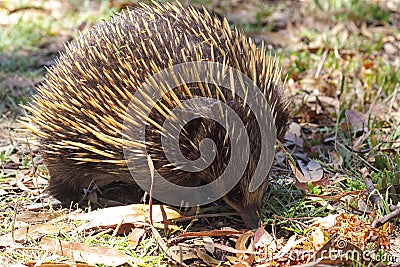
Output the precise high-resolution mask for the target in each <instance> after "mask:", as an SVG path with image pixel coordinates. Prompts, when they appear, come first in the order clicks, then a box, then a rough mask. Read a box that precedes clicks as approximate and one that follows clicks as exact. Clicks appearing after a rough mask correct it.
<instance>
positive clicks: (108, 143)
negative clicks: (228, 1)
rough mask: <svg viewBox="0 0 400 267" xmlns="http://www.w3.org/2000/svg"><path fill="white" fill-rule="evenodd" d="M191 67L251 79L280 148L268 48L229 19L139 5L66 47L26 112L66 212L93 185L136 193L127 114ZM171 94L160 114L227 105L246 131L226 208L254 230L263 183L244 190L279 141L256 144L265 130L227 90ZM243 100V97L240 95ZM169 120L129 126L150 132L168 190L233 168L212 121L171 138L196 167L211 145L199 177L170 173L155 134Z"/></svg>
mask: <svg viewBox="0 0 400 267" xmlns="http://www.w3.org/2000/svg"><path fill="white" fill-rule="evenodd" d="M191 61H197V62H199V61H200V62H201V61H204V62H205V61H207V62H218V63H220V64H222V65H223V66H230V67H232V68H234V69H237V70H238V71H240V72H241V73H243V74H244V75H246V76H247V77H249V78H250V79H251V80H252V81H253V82H254V84H255V85H257V87H258V88H260V90H261V92H263V95H264V97H265V98H266V99H267V101H268V103H269V107H270V109H271V112H272V115H273V119H272V120H274V123H275V126H276V137H277V139H279V140H282V139H283V137H284V134H285V132H286V130H287V123H288V119H289V118H288V117H289V113H288V111H287V101H286V100H285V97H284V96H283V92H282V82H281V81H280V75H281V72H280V68H279V67H278V65H277V62H276V60H275V59H274V58H272V57H271V56H270V54H269V52H268V51H267V49H266V47H265V45H261V47H260V48H257V47H256V45H255V44H254V42H253V41H252V40H251V39H249V38H247V37H245V36H244V34H243V33H242V32H241V31H239V30H237V29H231V28H230V26H229V24H228V22H227V20H226V19H219V18H216V17H214V16H211V15H210V14H209V13H207V11H206V10H202V11H199V10H197V9H194V8H191V7H186V8H185V7H182V6H181V5H180V4H175V5H173V4H157V3H153V4H152V5H144V4H140V5H139V6H137V7H134V8H131V9H128V10H125V11H123V12H122V13H121V14H119V15H117V16H115V17H114V18H112V19H111V20H110V21H109V22H103V23H101V24H99V25H97V26H96V27H94V28H93V29H91V30H89V31H88V32H87V33H85V34H83V35H81V36H80V37H79V38H78V39H77V40H75V41H73V42H70V43H68V44H67V45H66V52H65V53H61V54H60V57H59V59H58V60H56V64H55V65H54V66H52V67H51V68H49V69H48V74H47V76H46V79H45V80H44V82H43V83H42V84H41V85H40V86H38V88H37V93H36V95H35V96H34V97H33V99H32V102H31V103H30V104H29V105H27V106H25V109H26V110H27V111H28V112H29V115H27V117H26V118H25V123H24V124H25V126H26V127H28V128H29V129H30V130H31V131H32V132H33V133H34V134H35V135H36V136H37V137H38V140H39V143H40V146H41V154H42V156H43V158H44V162H45V164H46V166H47V168H48V170H49V173H50V176H51V179H50V184H49V187H48V189H49V191H50V193H51V194H52V195H53V196H54V197H56V198H57V199H59V200H61V202H62V203H63V204H66V205H69V204H70V202H71V201H74V202H79V201H80V200H81V199H82V191H83V189H85V188H88V186H89V185H90V184H91V183H93V182H95V183H96V185H97V186H102V185H105V184H109V183H111V182H113V181H116V180H121V181H124V182H126V183H129V184H132V186H134V184H135V181H134V179H133V178H132V176H131V174H130V172H129V170H128V168H127V163H126V160H125V159H124V153H123V145H124V143H123V138H122V131H123V128H124V121H126V119H127V118H126V117H127V116H129V114H127V106H128V105H129V103H130V101H131V100H132V96H133V94H134V93H136V92H137V91H138V88H139V87H140V86H141V85H142V84H143V83H144V82H145V81H146V79H148V78H149V77H151V76H152V75H153V74H155V73H157V72H158V71H160V70H163V69H165V68H167V67H170V66H173V65H176V64H180V63H186V62H191ZM234 86H236V87H237V86H241V83H240V82H238V83H236V84H234ZM174 90H175V93H172V94H166V95H165V96H164V97H163V98H162V99H161V100H160V104H159V105H158V107H161V109H162V110H164V111H165V112H166V113H168V112H169V110H171V109H173V108H174V107H176V106H178V105H179V99H182V100H183V99H193V98H196V97H199V96H201V97H208V98H210V97H211V98H215V99H218V100H220V101H224V103H226V104H227V105H228V106H230V107H231V108H232V109H233V110H235V112H236V113H237V114H238V115H239V117H240V119H241V120H242V121H243V124H244V125H245V128H246V131H247V133H248V135H249V144H250V152H251V153H250V157H249V162H248V164H247V167H246V170H245V172H244V174H243V176H242V177H241V179H240V181H239V183H238V184H237V185H236V186H235V187H234V188H233V189H232V190H231V191H229V192H228V193H227V194H226V195H225V196H223V199H224V200H225V201H226V202H227V203H228V204H229V205H231V206H232V207H234V208H235V209H236V210H237V211H238V212H239V214H240V215H241V217H242V218H243V220H244V222H245V224H246V225H247V226H249V227H255V226H257V222H258V219H257V214H256V211H257V209H258V208H259V207H260V204H261V200H262V197H263V194H264V191H265V187H266V184H267V182H266V179H265V181H264V182H263V183H262V185H261V186H259V187H258V188H257V190H255V191H254V192H249V190H248V185H249V183H250V180H251V176H252V174H253V173H254V169H255V166H256V165H257V161H258V159H259V154H260V143H261V142H267V143H269V144H275V141H276V140H275V137H274V138H273V137H270V138H267V140H261V135H260V131H262V130H263V129H259V127H258V124H257V122H256V119H255V117H254V115H253V113H252V112H250V110H249V107H248V106H247V105H246V101H245V100H243V99H241V98H239V97H237V96H233V95H232V92H231V91H229V90H227V89H226V88H220V87H218V85H215V84H213V83H212V82H207V83H192V84H189V85H188V86H182V87H179V88H175V89H174ZM243 90H244V91H245V92H246V88H243ZM177 98H179V99H177ZM144 99H148V98H144ZM146 101H151V100H146ZM134 108H136V109H141V108H143V106H141V105H137V106H136V107H134ZM259 108H260V109H267V108H268V107H264V106H260V107H259ZM165 116H166V115H165V114H164V113H163V112H162V111H160V110H158V109H154V110H152V111H151V112H150V115H149V119H147V120H146V119H143V120H142V121H138V119H137V118H130V120H131V123H134V124H144V125H146V143H145V146H146V149H147V151H148V153H149V154H150V155H151V159H152V161H153V162H154V168H155V169H156V170H157V171H159V173H160V174H161V175H162V176H164V177H165V178H166V179H167V180H168V181H171V182H173V183H175V184H178V185H182V186H191V187H193V186H198V185H200V184H207V183H210V182H212V181H214V180H216V179H217V178H218V177H219V175H220V173H221V172H222V171H223V170H224V168H225V166H226V164H227V162H228V161H229V156H230V151H231V149H230V146H231V145H235V140H228V139H227V134H226V131H225V130H224V127H223V126H222V125H220V124H218V123H214V122H213V121H212V120H210V119H207V118H205V119H195V120H193V121H190V122H188V123H187V125H186V126H185V131H184V132H185V133H186V134H181V135H180V136H179V137H175V138H179V146H180V149H181V150H182V151H183V152H182V153H183V154H184V155H185V156H186V157H187V158H189V159H196V157H198V156H199V142H200V141H201V139H203V138H211V139H212V140H213V141H214V143H215V147H216V151H217V156H216V158H215V159H214V161H213V162H212V164H211V165H210V166H208V167H207V168H206V169H205V170H203V171H201V172H199V173H191V172H186V171H182V170H180V169H179V167H178V166H174V165H173V164H168V160H167V158H166V157H165V155H164V154H163V153H162V149H160V148H161V147H162V146H161V143H160V142H161V135H160V133H161V134H162V131H163V129H159V128H157V127H155V125H162V122H163V120H164V119H165ZM128 121H129V119H128ZM226 127H230V126H229V124H227V125H226ZM137 156H138V157H141V156H142V157H144V156H146V155H143V154H140V155H137ZM261 164H263V163H261ZM143 168H145V167H143ZM267 175H268V173H265V176H267ZM149 179H150V178H149Z"/></svg>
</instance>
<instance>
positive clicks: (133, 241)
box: [128, 228, 146, 249]
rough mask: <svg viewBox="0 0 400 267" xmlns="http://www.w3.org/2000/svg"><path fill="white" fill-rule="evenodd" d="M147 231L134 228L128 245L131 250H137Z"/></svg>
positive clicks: (129, 236)
mask: <svg viewBox="0 0 400 267" xmlns="http://www.w3.org/2000/svg"><path fill="white" fill-rule="evenodd" d="M145 233H146V231H145V230H144V229H143V228H133V229H132V232H130V233H129V235H128V244H129V247H130V248H131V249H135V248H136V247H137V245H138V244H139V242H140V239H141V238H142V237H143V235H144V234H145Z"/></svg>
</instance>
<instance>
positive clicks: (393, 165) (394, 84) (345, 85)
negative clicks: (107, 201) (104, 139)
mask: <svg viewBox="0 0 400 267" xmlns="http://www.w3.org/2000/svg"><path fill="white" fill-rule="evenodd" d="M69 3H70V4H71V10H70V12H68V13H67V15H66V16H65V17H64V18H63V19H62V20H58V19H54V18H52V17H51V16H47V17H37V18H36V19H33V20H30V21H29V23H27V22H26V21H25V20H24V19H22V18H20V19H18V20H16V22H15V23H14V24H10V25H7V26H5V27H3V29H2V31H0V59H1V60H0V124H1V123H2V122H1V121H2V120H3V119H4V118H3V116H4V117H8V118H15V116H16V115H15V114H18V112H19V109H20V108H19V104H21V103H26V101H27V99H28V97H29V96H30V95H31V94H32V90H33V87H34V84H36V83H37V82H40V80H41V77H42V76H43V75H44V74H45V70H44V68H43V64H44V62H45V61H51V60H53V59H54V58H55V57H56V56H57V52H56V51H50V52H51V53H50V54H48V53H49V50H48V49H49V44H51V43H52V42H59V41H60V40H59V39H58V38H59V36H60V35H62V34H65V32H67V34H66V36H67V38H66V39H70V38H74V37H76V36H78V35H79V30H78V28H79V26H81V25H84V24H85V23H87V24H88V27H86V28H84V31H86V30H87V29H88V28H89V27H90V25H93V24H95V23H96V22H98V21H101V19H108V18H109V17H111V16H112V13H113V11H115V10H116V9H113V8H111V9H110V8H109V4H110V3H109V2H108V1H84V2H81V1H77V0H74V1H70V2H69ZM193 3H197V4H205V5H211V4H215V1H214V0H194V1H193ZM309 3H310V5H309V13H308V14H305V15H306V16H313V15H314V13H318V12H320V13H319V14H322V15H324V18H325V19H326V23H327V25H329V26H327V27H326V28H325V29H324V30H316V29H315V28H313V27H308V28H305V29H302V30H301V31H298V32H296V30H295V29H294V31H295V34H296V36H297V37H299V38H300V39H301V40H303V43H304V44H306V45H310V44H313V43H317V41H318V43H317V44H318V45H316V47H311V48H312V49H307V48H310V46H306V48H305V49H292V47H291V46H290V44H288V46H287V47H283V48H282V50H281V52H280V55H279V56H280V57H281V58H282V61H284V62H285V63H286V64H284V65H285V66H286V67H285V69H284V72H285V75H286V76H287V77H288V80H289V82H288V84H289V86H288V87H291V90H293V91H291V93H292V97H293V99H294V100H293V102H292V106H291V107H292V111H293V112H292V113H293V115H294V120H298V121H301V120H302V119H304V109H312V108H313V107H314V106H315V104H310V103H309V101H308V98H307V97H308V96H310V95H312V94H313V93H314V92H315V91H318V90H317V89H316V88H310V87H308V85H307V83H304V82H303V81H304V80H306V79H317V78H316V77H315V76H316V73H317V71H319V77H321V79H322V80H323V81H324V82H326V84H328V86H327V88H324V89H321V90H320V91H319V94H320V95H322V96H329V97H331V98H332V99H335V100H337V101H338V102H339V108H338V109H334V108H331V109H329V110H323V111H322V112H324V113H323V114H325V115H327V116H329V117H330V118H331V119H332V121H331V122H330V123H327V124H325V125H319V122H318V121H312V122H310V123H309V122H302V131H303V135H304V140H303V141H304V144H305V145H304V147H303V148H302V149H304V150H301V151H298V150H293V151H294V153H300V154H303V155H304V156H305V157H307V158H308V159H313V160H315V161H317V162H318V163H319V164H320V165H321V167H322V168H324V171H325V174H326V175H327V176H328V177H329V178H331V179H332V178H333V177H336V176H335V175H337V176H340V177H344V179H343V180H342V181H340V182H338V183H337V184H335V185H328V186H312V185H309V187H308V190H309V193H312V194H316V195H339V194H341V193H343V192H348V191H355V190H363V189H365V183H364V181H363V178H362V174H361V173H360V169H361V168H363V167H367V168H368V170H369V171H370V174H371V177H372V180H373V182H374V183H375V186H376V189H377V191H378V192H379V194H380V196H381V197H382V200H383V202H384V205H383V208H382V209H381V210H379V209H377V210H376V212H377V213H378V214H380V215H385V214H387V213H388V212H389V210H388V206H389V205H390V204H397V203H398V201H399V199H398V193H396V192H395V188H394V187H396V186H397V187H398V186H399V185H400V155H399V152H398V149H399V140H400V126H399V125H398V121H397V120H396V119H395V118H394V116H391V115H390V114H389V112H390V111H391V110H392V109H391V107H392V106H393V105H395V104H396V103H397V104H399V96H400V88H399V83H400V66H399V65H398V63H396V62H397V61H395V60H391V59H390V58H388V55H386V54H385V53H384V50H383V41H382V35H380V34H375V35H374V34H373V35H372V36H370V37H367V36H364V35H363V34H361V33H360V32H351V31H350V30H348V29H347V28H344V29H345V30H342V31H339V32H333V31H331V30H332V28H333V27H334V26H335V25H338V24H339V23H344V25H345V26H346V25H347V24H349V23H354V25H356V29H358V30H359V28H357V27H359V25H361V24H362V23H364V22H366V24H367V26H370V25H372V26H376V25H382V24H385V23H387V24H391V23H392V22H391V17H390V13H389V12H388V11H386V10H384V9H382V8H381V7H379V6H378V5H376V4H374V3H373V1H361V0H350V1H344V0H329V1H318V0H310V1H309ZM13 4H14V5H16V6H17V7H24V6H29V4H30V1H19V2H15V3H13ZM5 5H6V6H7V5H11V2H5ZM280 8H281V7H280V6H276V5H275V6H268V5H264V6H263V8H262V9H260V10H258V12H257V13H256V17H255V18H254V19H255V20H254V21H255V23H248V22H240V23H238V24H239V25H238V26H242V28H243V29H244V30H245V31H259V32H264V31H269V30H271V29H273V28H274V27H275V25H274V22H273V21H269V20H268V17H269V16H270V15H271V14H273V13H274V12H276V11H277V10H280ZM346 30H347V31H348V32H347V33H346V32H345V31H346ZM395 34H398V30H396V29H393V35H395ZM63 40H64V39H63ZM396 64H397V65H396ZM10 77H11V78H14V77H15V79H16V80H17V79H22V80H23V81H25V82H21V83H18V82H16V83H11V82H7V81H8V80H9V79H10ZM324 90H325V91H324ZM329 90H330V91H329ZM296 96H302V97H303V98H302V101H296ZM373 105H378V108H380V110H383V113H384V114H385V115H387V117H386V118H381V117H375V118H373V117H372V115H375V113H376V111H374V110H373V109H372V106H373ZM346 110H354V111H358V112H359V113H361V114H369V113H368V112H370V111H372V113H371V116H369V118H367V120H366V125H365V127H366V132H365V133H361V135H362V134H364V135H365V137H363V136H360V133H356V132H355V131H354V129H352V128H351V125H348V124H349V121H348V119H347V118H346V116H345V114H346ZM307 111H309V110H307ZM13 114H14V115H13ZM1 115H3V116H1ZM314 119H315V118H314ZM12 134H14V132H13V133H12ZM12 134H11V135H12ZM333 137H334V141H330V142H328V141H326V140H327V139H332V138H333ZM361 137H363V139H362V138H361ZM7 138H8V136H6V134H4V135H3V140H1V141H2V142H1V143H0V144H1V146H0V182H1V183H2V184H7V183H10V182H11V181H14V180H15V178H16V176H15V173H12V172H8V173H6V172H5V168H4V166H5V165H6V164H9V163H10V162H12V160H11V157H13V156H17V157H18V158H19V159H20V164H19V166H18V169H29V168H32V167H37V166H32V160H31V156H30V155H29V154H28V153H27V152H26V151H25V152H23V153H22V152H21V153H19V149H18V148H17V147H18V146H20V145H21V143H22V141H15V142H14V141H9V140H8V139H7ZM357 140H360V143H359V146H358V147H357V149H360V150H362V151H363V152H362V153H360V152H357V151H353V150H351V149H349V148H352V147H353V145H354V143H355V142H356V141H357ZM288 146H289V147H290V145H288ZM327 146H328V147H329V149H331V148H332V147H333V148H334V149H335V150H336V151H337V152H338V153H339V154H340V155H341V157H342V158H343V164H342V166H340V167H339V168H337V169H335V168H333V167H332V166H331V162H330V155H329V151H328V150H327V148H326V147H327ZM291 148H292V147H290V149H291ZM297 149H299V148H297ZM33 156H35V155H33ZM279 167H280V168H281V169H284V170H285V171H286V173H285V174H279V176H278V177H276V178H275V179H274V180H273V181H272V182H271V185H270V186H269V188H268V190H267V193H266V195H265V198H264V201H263V204H262V208H261V210H260V214H261V218H262V219H263V222H264V223H265V224H266V225H267V226H271V225H274V226H276V227H277V229H278V231H279V230H282V231H283V230H285V231H286V233H287V234H288V235H292V234H293V233H297V234H300V235H305V234H306V233H307V231H309V229H307V228H305V227H303V226H302V225H300V224H298V223H296V221H295V220H293V221H290V220H285V219H280V218H278V217H277V218H274V215H278V216H280V217H281V218H294V219H295V218H300V217H305V218H312V217H324V216H327V215H328V214H331V213H336V212H338V211H339V210H340V211H348V212H351V211H352V210H353V209H356V208H358V204H359V203H358V200H359V199H357V198H356V197H354V198H351V199H349V200H346V201H348V202H346V203H343V202H335V203H330V202H329V201H326V202H325V201H320V202H318V201H315V200H312V199H310V198H308V197H307V196H306V195H305V193H304V192H302V191H300V190H298V189H296V188H295V187H294V185H293V182H292V181H293V180H294V175H293V173H291V172H290V171H288V169H289V167H288V166H287V164H286V165H285V163H283V164H282V165H280V166H279ZM14 193H15V194H9V195H7V194H6V195H0V199H1V201H2V205H1V208H0V217H1V218H2V223H1V224H0V233H2V234H4V233H10V232H11V231H12V226H13V221H14V215H15V214H16V213H18V212H20V211H21V210H23V208H22V207H23V206H26V205H28V204H31V202H32V199H33V198H32V196H30V195H29V194H26V193H22V192H21V191H18V190H17V191H16V192H14ZM327 203H329V204H330V205H331V206H328V204H327ZM332 207H333V209H332ZM55 238H60V239H62V240H67V241H75V242H82V243H85V244H91V245H100V246H106V247H112V248H117V249H119V250H121V251H124V252H125V253H126V254H128V255H131V256H133V257H135V258H138V259H141V260H142V261H143V262H144V266H163V265H165V266H167V258H168V257H167V256H166V255H165V253H164V252H162V250H161V249H160V248H159V246H158V244H157V242H156V240H155V239H154V237H152V236H151V234H149V233H147V236H146V238H145V239H144V240H142V242H141V243H140V244H139V246H138V247H137V248H136V249H134V250H133V249H130V248H129V244H128V239H127V237H126V236H114V235H112V234H111V233H110V232H109V231H101V230H98V231H93V232H90V233H88V232H86V233H79V234H78V233H60V234H59V235H57V236H55ZM30 242H31V243H29V244H25V245H27V246H29V245H31V246H32V247H34V246H35V245H36V244H35V242H36V241H35V240H32V241H30ZM0 256H5V257H10V258H11V259H14V261H20V262H26V261H29V260H33V259H35V260H39V259H40V258H41V257H42V256H43V252H42V251H33V252H31V251H30V250H25V251H24V250H23V249H20V250H13V251H11V252H10V251H1V252H0ZM61 259H63V258H62V257H60V258H57V260H61ZM99 266H101V265H99Z"/></svg>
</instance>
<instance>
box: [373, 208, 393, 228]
mask: <svg viewBox="0 0 400 267" xmlns="http://www.w3.org/2000/svg"><path fill="white" fill-rule="evenodd" d="M395 207H396V209H395V210H394V211H392V212H391V213H389V214H388V215H386V216H383V217H381V218H378V219H375V220H374V221H373V222H372V224H371V226H372V227H375V228H377V227H380V226H382V225H384V224H385V223H387V222H388V221H390V220H391V219H394V218H397V217H400V207H397V206H395ZM392 208H393V207H392Z"/></svg>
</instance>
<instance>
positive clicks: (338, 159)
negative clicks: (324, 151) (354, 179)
mask: <svg viewBox="0 0 400 267" xmlns="http://www.w3.org/2000/svg"><path fill="white" fill-rule="evenodd" d="M330 156H331V165H332V167H333V168H334V169H335V170H338V169H339V168H340V167H342V164H343V158H342V155H340V154H339V152H337V151H336V150H332V151H331V153H330Z"/></svg>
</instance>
